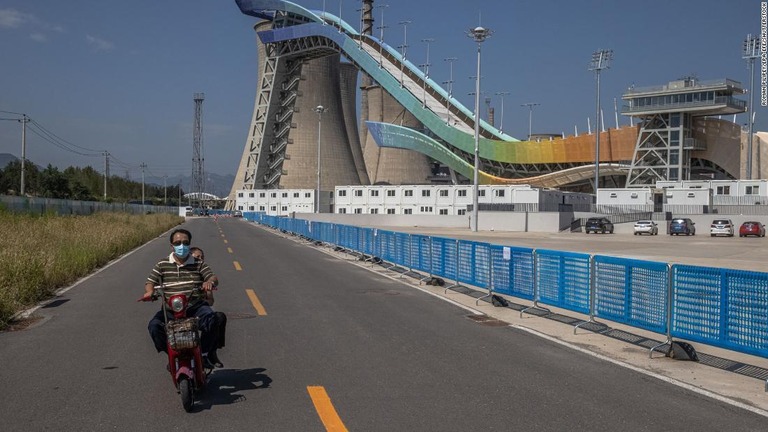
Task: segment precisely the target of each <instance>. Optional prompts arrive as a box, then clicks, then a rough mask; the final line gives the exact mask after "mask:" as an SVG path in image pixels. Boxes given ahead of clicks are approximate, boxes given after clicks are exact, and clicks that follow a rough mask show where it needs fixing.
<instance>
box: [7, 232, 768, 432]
mask: <svg viewBox="0 0 768 432" xmlns="http://www.w3.org/2000/svg"><path fill="white" fill-rule="evenodd" d="M185 227H186V228H188V229H190V230H191V231H192V232H193V235H194V238H193V244H194V245H197V246H200V247H203V248H204V249H205V252H206V258H207V260H208V262H209V263H210V264H211V266H212V267H213V269H214V271H215V272H216V273H217V274H218V275H219V278H220V279H221V282H222V284H221V288H220V290H219V291H218V292H217V293H216V299H217V300H216V305H215V308H216V309H218V310H221V311H224V312H226V313H227V314H228V315H229V317H230V322H229V326H228V336H227V347H226V348H225V349H224V350H222V351H221V353H220V357H221V358H222V360H223V361H224V363H225V368H223V369H220V370H217V371H215V372H214V373H213V374H212V375H211V380H210V383H209V387H208V389H207V391H206V393H204V394H203V395H201V400H200V402H198V407H197V409H196V411H195V412H193V413H189V414H188V413H185V412H184V411H183V409H182V407H181V402H180V400H179V397H178V396H177V394H176V393H175V390H174V389H173V387H172V384H171V380H170V377H169V376H168V374H167V372H166V371H165V366H164V364H165V358H164V357H163V356H161V355H159V354H156V353H155V352H154V349H153V347H152V344H151V342H150V340H149V336H148V334H147V330H146V324H147V322H148V321H149V318H150V317H151V316H152V314H153V313H154V312H155V310H156V308H157V307H158V305H157V304H151V305H150V304H145V303H137V302H136V301H135V300H136V299H137V298H138V297H139V296H140V295H141V293H142V290H143V289H142V285H143V282H144V280H145V278H146V275H147V274H148V272H149V270H150V269H151V267H152V265H153V264H154V263H155V262H156V261H157V260H158V259H160V258H161V257H163V256H164V255H167V254H168V253H169V252H170V247H169V245H168V240H167V236H165V235H164V236H162V237H161V238H158V239H156V240H155V241H153V242H151V243H149V244H147V245H145V246H144V247H142V248H140V249H138V250H136V251H135V252H133V253H131V254H129V255H128V256H126V257H124V258H123V259H121V260H119V261H118V262H116V263H114V264H113V265H111V266H109V267H107V268H106V269H104V270H102V271H101V272H99V273H97V274H96V275H94V276H93V277H91V278H89V279H87V280H85V281H83V282H81V283H80V284H78V285H77V286H75V287H74V288H73V289H71V290H69V291H67V292H66V293H65V294H64V295H63V296H62V297H61V298H60V299H59V300H58V301H56V302H54V303H52V304H51V305H50V306H49V307H46V308H42V309H40V310H38V311H37V312H36V313H35V315H37V316H39V317H42V318H41V319H40V320H38V321H37V322H36V323H35V324H34V325H32V326H30V327H29V328H27V329H24V330H19V331H14V332H5V333H0V365H2V369H0V389H2V392H0V409H1V412H2V429H3V430H8V431H22V430H23V431H38V430H57V431H58V430H128V431H133V430H136V431H138V430H141V431H145V430H153V431H165V430H167V431H172V430H211V429H213V430H222V431H230V430H231V431H235V430H237V431H241V430H265V431H322V430H326V429H327V430H333V429H332V428H331V427H327V425H328V424H329V423H328V421H329V420H328V419H329V418H331V417H332V415H331V414H332V413H333V412H335V413H336V414H337V416H338V419H339V420H340V421H341V422H343V424H344V425H345V426H346V428H347V429H348V430H351V431H464V430H489V431H490V430H500V431H501V430H503V431H508V430H536V431H571V430H572V431H582V430H594V431H617V430H621V431H657V430H678V429H679V430H696V431H723V430H728V431H759V430H765V425H766V421H768V419H766V418H765V417H762V416H759V415H757V414H754V413H752V412H749V411H745V410H741V409H739V408H736V407H734V406H732V405H727V404H724V403H721V402H718V401H715V400H712V399H709V398H707V397H705V396H702V395H700V394H696V393H692V392H689V391H687V390H685V389H682V388H680V387H677V386H673V385H671V384H668V383H665V382H663V381H660V380H657V379H654V378H652V377H649V376H647V375H643V374H640V373H637V372H633V371H631V370H627V369H624V368H622V367H620V366H617V365H615V364H612V363H607V362H604V361H601V360H599V359H596V358H594V357H591V356H588V355H585V354H582V353H580V352H576V351H573V350H571V349H569V348H566V347H564V346H562V345H559V344H556V343H554V342H550V341H548V340H544V339H540V338H538V337H536V336H534V335H532V334H530V333H527V332H522V331H518V330H515V329H512V328H510V327H490V326H485V325H481V324H478V323H476V322H474V321H472V320H470V319H468V318H467V315H469V312H468V311H466V310H464V309H461V308H459V307H457V306H454V305H452V304H449V303H446V302H443V301H441V300H439V299H437V298H435V297H432V296H429V295H427V294H425V293H423V292H421V291H419V290H416V289H414V288H413V287H410V286H406V285H403V284H401V283H399V282H397V281H395V280H391V279H386V278H382V277H381V276H378V275H374V274H373V273H371V272H368V271H366V270H365V269H363V268H360V267H357V266H354V265H351V264H350V263H349V262H346V261H344V260H343V259H339V258H338V257H337V256H333V255H330V254H327V253H324V252H322V251H320V250H317V249H315V248H313V247H308V246H305V245H302V244H300V243H297V242H295V241H293V240H289V239H285V238H282V237H280V236H277V235H275V234H274V233H272V232H271V231H267V230H264V229H261V228H258V227H256V226H254V225H252V224H249V223H246V222H244V221H242V220H236V219H223V220H220V221H219V222H218V223H216V222H214V221H213V219H208V218H206V219H195V220H191V221H190V222H188V223H186V224H185ZM247 290H252V292H253V296H249V295H248V291H247ZM256 299H257V300H258V302H254V300H256ZM318 387H322V390H324V392H325V394H327V396H328V400H326V401H325V402H326V405H322V402H323V401H322V400H321V399H320V398H318V397H317V394H316V391H317V388H318ZM316 404H317V406H319V407H320V408H316ZM323 406H325V408H323ZM328 407H332V409H328ZM329 413H330V414H329ZM323 419H325V422H326V423H325V424H324V422H323ZM336 430H339V429H336Z"/></svg>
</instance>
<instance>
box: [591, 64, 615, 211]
mask: <svg viewBox="0 0 768 432" xmlns="http://www.w3.org/2000/svg"><path fill="white" fill-rule="evenodd" d="M611 59H613V50H602V49H601V50H598V51H595V52H594V53H592V61H591V62H590V64H589V70H591V71H595V82H596V97H595V99H596V105H597V107H596V114H595V118H596V119H598V120H599V119H600V71H601V70H603V69H607V68H608V67H609V66H608V62H609V61H610V60H611ZM596 129H597V131H595V196H597V185H598V180H599V179H600V128H599V127H598V128H596Z"/></svg>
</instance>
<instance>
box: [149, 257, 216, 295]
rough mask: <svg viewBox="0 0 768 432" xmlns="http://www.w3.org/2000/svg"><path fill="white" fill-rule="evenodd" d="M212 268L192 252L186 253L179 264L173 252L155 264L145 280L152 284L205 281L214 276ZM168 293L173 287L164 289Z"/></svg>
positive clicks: (187, 287)
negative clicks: (185, 258) (185, 257)
mask: <svg viewBox="0 0 768 432" xmlns="http://www.w3.org/2000/svg"><path fill="white" fill-rule="evenodd" d="M214 276H215V275H214V274H213V270H211V268H210V267H208V264H206V263H205V262H204V261H199V260H197V259H196V258H195V257H193V256H192V254H189V255H187V260H186V261H185V262H184V264H181V265H179V264H178V263H176V260H175V259H174V258H173V253H171V254H170V255H168V258H166V259H164V260H162V261H160V262H158V263H157V264H155V267H154V268H153V269H152V273H150V274H149V277H147V282H149V283H152V284H153V285H162V284H173V283H178V282H205V281H207V280H209V279H210V278H212V277H214ZM189 288H190V287H189V286H179V287H178V288H177V289H178V290H185V289H189ZM166 291H167V292H169V293H172V292H173V291H174V288H168V289H167V290H166Z"/></svg>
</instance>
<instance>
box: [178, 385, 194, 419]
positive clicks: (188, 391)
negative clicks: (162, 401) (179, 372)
mask: <svg viewBox="0 0 768 432" xmlns="http://www.w3.org/2000/svg"><path fill="white" fill-rule="evenodd" d="M179 393H180V394H181V404H182V405H183V406H184V411H186V412H191V411H192V406H193V405H194V404H195V394H194V385H192V381H191V380H190V379H189V378H187V377H180V378H179Z"/></svg>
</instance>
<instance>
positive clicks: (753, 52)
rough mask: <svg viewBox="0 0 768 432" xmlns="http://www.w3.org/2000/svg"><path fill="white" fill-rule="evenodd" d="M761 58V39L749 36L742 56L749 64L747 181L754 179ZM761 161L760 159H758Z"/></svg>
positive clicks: (745, 40)
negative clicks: (757, 80) (758, 62)
mask: <svg viewBox="0 0 768 432" xmlns="http://www.w3.org/2000/svg"><path fill="white" fill-rule="evenodd" d="M759 57H760V38H758V37H756V36H753V35H752V34H748V35H747V38H746V39H744V53H743V55H742V58H743V59H745V60H747V62H748V63H749V70H750V72H749V117H748V118H747V121H748V122H749V123H748V124H749V135H748V136H747V173H746V174H747V179H749V180H751V179H752V153H753V149H752V135H753V134H754V132H753V127H754V124H755V121H754V120H755V119H754V115H755V114H754V112H755V59H757V58H759ZM759 157H760V153H759V152H758V158H759ZM758 160H759V159H758ZM759 169H760V165H759V164H758V171H759Z"/></svg>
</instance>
